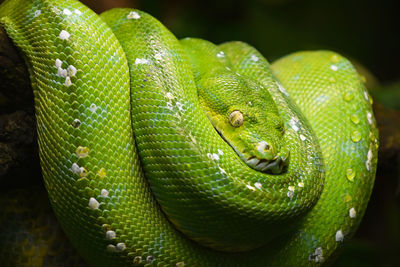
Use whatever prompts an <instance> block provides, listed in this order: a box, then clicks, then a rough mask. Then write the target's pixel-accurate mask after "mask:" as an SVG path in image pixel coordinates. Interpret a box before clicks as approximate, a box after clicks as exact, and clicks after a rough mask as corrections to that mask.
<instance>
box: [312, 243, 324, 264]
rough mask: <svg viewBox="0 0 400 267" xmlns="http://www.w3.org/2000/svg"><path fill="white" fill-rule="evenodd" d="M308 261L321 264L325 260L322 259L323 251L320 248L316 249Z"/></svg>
mask: <svg viewBox="0 0 400 267" xmlns="http://www.w3.org/2000/svg"><path fill="white" fill-rule="evenodd" d="M308 260H309V261H315V262H323V261H324V260H325V259H324V257H323V250H322V247H317V248H316V249H315V251H314V253H312V254H311V255H310V256H309V257H308Z"/></svg>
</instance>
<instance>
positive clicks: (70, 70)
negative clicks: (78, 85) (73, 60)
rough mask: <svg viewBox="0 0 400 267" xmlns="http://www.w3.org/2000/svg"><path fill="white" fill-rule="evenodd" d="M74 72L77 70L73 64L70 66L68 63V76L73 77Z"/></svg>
mask: <svg viewBox="0 0 400 267" xmlns="http://www.w3.org/2000/svg"><path fill="white" fill-rule="evenodd" d="M76 72H77V70H76V68H75V67H74V66H72V65H69V66H68V68H67V75H68V76H69V77H74V76H75V74H76Z"/></svg>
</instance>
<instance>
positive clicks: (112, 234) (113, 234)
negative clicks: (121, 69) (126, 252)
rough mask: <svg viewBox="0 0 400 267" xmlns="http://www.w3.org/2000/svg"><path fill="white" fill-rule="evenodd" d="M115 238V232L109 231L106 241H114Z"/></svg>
mask: <svg viewBox="0 0 400 267" xmlns="http://www.w3.org/2000/svg"><path fill="white" fill-rule="evenodd" d="M115 237H116V234H115V232H114V231H111V230H109V231H107V232H106V239H108V240H112V239H114V238H115Z"/></svg>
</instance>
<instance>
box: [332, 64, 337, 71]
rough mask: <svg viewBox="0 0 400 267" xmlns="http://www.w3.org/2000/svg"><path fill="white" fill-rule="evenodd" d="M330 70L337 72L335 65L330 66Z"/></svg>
mask: <svg viewBox="0 0 400 267" xmlns="http://www.w3.org/2000/svg"><path fill="white" fill-rule="evenodd" d="M330 68H331V70H333V71H337V70H338V66H336V65H331V66H330Z"/></svg>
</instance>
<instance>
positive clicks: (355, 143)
mask: <svg viewBox="0 0 400 267" xmlns="http://www.w3.org/2000/svg"><path fill="white" fill-rule="evenodd" d="M100 17H101V18H100ZM100 17H99V16H98V15H96V14H95V13H94V12H93V11H91V10H90V9H89V8H87V7H85V6H84V5H82V4H81V3H80V2H78V1H75V0H67V1H59V0H52V1H50V0H40V1H39V0H31V1H28V0H7V1H5V2H4V3H3V4H2V5H1V6H0V25H1V26H3V27H4V28H5V29H6V32H7V34H8V35H9V36H10V38H11V39H12V40H13V42H14V44H15V45H16V46H17V47H18V48H19V49H20V50H21V51H22V54H23V56H24V59H25V61H26V64H27V66H28V69H29V72H30V78H31V83H32V88H33V90H34V97H35V109H36V117H37V131H38V142H39V150H40V158H41V166H42V172H43V176H44V181H45V185H46V188H47V191H48V194H49V198H50V202H51V204H52V207H53V209H54V211H55V213H56V215H57V218H58V220H59V222H60V223H61V224H62V227H63V229H64V230H65V232H66V233H67V235H68V236H69V238H70V239H71V241H72V243H73V244H74V246H75V247H76V249H77V250H78V251H79V253H80V254H81V255H82V256H83V257H84V259H85V260H86V261H88V262H89V263H91V264H93V265H95V266H125V265H146V264H147V265H157V266H306V265H319V264H322V263H324V262H327V261H329V260H330V259H331V258H332V256H333V255H334V254H335V252H336V251H337V249H338V248H339V247H341V246H342V243H343V241H344V240H346V239H349V238H350V237H351V236H352V234H353V233H354V232H355V230H356V228H357V226H358V224H359V223H360V220H361V218H362V215H363V213H364V211H365V208H366V205H367V202H368V199H369V196H370V194H371V190H372V186H373V181H374V176H375V171H376V163H377V147H378V141H377V138H378V132H377V128H376V125H375V119H374V117H373V113H372V110H371V103H372V102H371V101H372V99H371V98H370V96H369V95H368V93H367V91H366V89H365V88H364V85H363V83H362V81H361V79H360V76H359V75H358V74H357V72H356V71H355V69H354V67H353V66H352V65H351V63H350V62H349V61H348V60H346V59H345V58H343V57H341V56H340V55H338V54H336V53H333V52H329V51H316V52H299V53H294V54H292V55H289V56H286V57H284V58H282V59H280V60H278V61H277V62H275V63H273V64H272V65H270V64H269V63H268V62H267V60H266V59H264V57H263V56H262V55H261V54H260V53H259V52H258V51H257V50H256V49H254V48H253V47H251V46H249V45H247V44H244V43H241V42H230V43H226V44H222V45H219V46H216V45H214V44H212V43H209V42H207V41H204V40H200V39H193V38H188V39H183V40H181V41H178V40H176V38H175V37H174V36H173V35H172V34H171V33H170V32H169V31H168V30H167V29H166V28H165V27H164V26H163V25H162V24H161V23H160V22H158V21H157V20H156V19H154V18H152V17H151V16H150V15H148V14H146V13H144V12H141V11H138V10H131V9H114V10H110V11H107V12H105V13H104V14H102V15H101V16H100Z"/></svg>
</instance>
